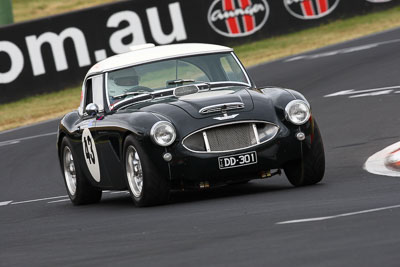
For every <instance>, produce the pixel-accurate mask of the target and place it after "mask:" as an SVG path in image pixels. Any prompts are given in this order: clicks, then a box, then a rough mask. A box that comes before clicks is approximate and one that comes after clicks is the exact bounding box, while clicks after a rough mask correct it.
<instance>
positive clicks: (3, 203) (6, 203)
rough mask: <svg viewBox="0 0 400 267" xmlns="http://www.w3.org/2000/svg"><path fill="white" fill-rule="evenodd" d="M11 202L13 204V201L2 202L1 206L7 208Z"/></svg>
mask: <svg viewBox="0 0 400 267" xmlns="http://www.w3.org/2000/svg"><path fill="white" fill-rule="evenodd" d="M11 202H12V200H9V201H3V202H0V206H7V205H8V204H10V203H11Z"/></svg>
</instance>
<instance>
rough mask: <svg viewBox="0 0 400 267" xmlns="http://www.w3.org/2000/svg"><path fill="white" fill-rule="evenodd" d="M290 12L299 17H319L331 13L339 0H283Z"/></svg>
mask: <svg viewBox="0 0 400 267" xmlns="http://www.w3.org/2000/svg"><path fill="white" fill-rule="evenodd" d="M283 2H284V3H285V7H286V9H287V10H288V11H289V13H290V14H292V15H293V16H295V17H296V18H299V19H319V18H322V17H325V16H327V15H329V14H330V13H331V12H332V11H333V10H334V9H335V8H336V7H337V5H338V4H339V0H283Z"/></svg>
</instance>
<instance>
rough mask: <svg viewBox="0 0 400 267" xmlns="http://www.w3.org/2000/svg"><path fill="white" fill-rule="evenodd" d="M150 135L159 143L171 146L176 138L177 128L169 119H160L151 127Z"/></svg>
mask: <svg viewBox="0 0 400 267" xmlns="http://www.w3.org/2000/svg"><path fill="white" fill-rule="evenodd" d="M150 136H151V139H152V140H153V142H154V143H156V144H157V145H159V146H169V145H171V144H172V143H173V142H174V141H175V139H176V130H175V127H174V126H173V125H172V123H170V122H168V121H159V122H156V123H155V124H154V125H153V127H151V130H150Z"/></svg>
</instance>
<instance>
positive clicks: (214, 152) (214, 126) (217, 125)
mask: <svg viewBox="0 0 400 267" xmlns="http://www.w3.org/2000/svg"><path fill="white" fill-rule="evenodd" d="M242 123H265V124H271V125H273V126H275V127H277V128H278V130H277V131H276V133H275V135H274V136H272V137H271V138H269V139H267V140H264V141H263V142H260V143H259V144H255V145H252V146H248V147H243V148H238V149H232V150H224V151H195V150H192V149H190V148H188V147H187V146H185V145H184V142H185V140H186V138H189V137H190V136H192V135H194V134H197V133H199V132H205V130H208V129H212V128H216V127H221V126H226V125H232V124H242ZM280 129H281V128H280V127H279V126H278V125H276V124H275V123H272V122H268V121H257V120H248V121H233V122H227V123H221V124H215V125H213V126H209V127H206V128H202V129H200V130H197V131H194V132H192V133H190V134H188V135H187V136H185V137H184V138H183V139H182V142H181V144H182V146H183V147H184V148H186V149H187V150H189V151H190V152H193V153H200V154H205V153H210V154H216V153H225V152H233V151H239V150H244V149H248V148H252V147H255V146H258V145H262V144H265V143H267V142H269V141H271V140H272V139H274V138H275V137H276V136H277V135H278V133H279V130H280ZM203 136H204V135H203ZM207 142H208V139H207Z"/></svg>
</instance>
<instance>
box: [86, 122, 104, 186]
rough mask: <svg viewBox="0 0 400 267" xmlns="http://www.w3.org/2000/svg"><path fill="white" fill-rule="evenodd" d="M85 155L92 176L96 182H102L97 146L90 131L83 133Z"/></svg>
mask: <svg viewBox="0 0 400 267" xmlns="http://www.w3.org/2000/svg"><path fill="white" fill-rule="evenodd" d="M82 147H83V155H84V158H85V161H86V165H87V167H88V169H89V172H90V174H91V175H92V177H93V179H94V180H95V181H96V182H100V166H99V157H98V156H97V149H96V144H95V142H94V139H93V136H92V133H91V132H90V130H89V129H87V128H86V129H85V130H83V133H82Z"/></svg>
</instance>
